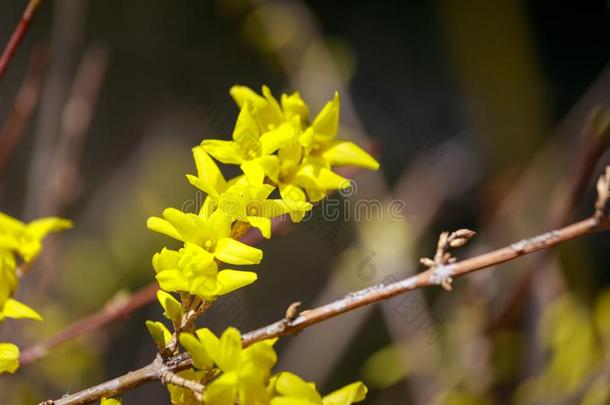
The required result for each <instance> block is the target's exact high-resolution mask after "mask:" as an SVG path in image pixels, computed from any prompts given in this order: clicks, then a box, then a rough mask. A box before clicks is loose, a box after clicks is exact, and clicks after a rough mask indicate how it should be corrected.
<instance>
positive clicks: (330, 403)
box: [322, 381, 368, 405]
mask: <svg viewBox="0 0 610 405" xmlns="http://www.w3.org/2000/svg"><path fill="white" fill-rule="evenodd" d="M367 391H368V390H367V388H366V385H364V384H363V383H362V382H360V381H358V382H355V383H352V384H349V385H346V386H345V387H343V388H341V389H338V390H337V391H335V392H333V393H331V394H328V395H326V396H325V397H324V398H322V403H323V404H324V405H349V404H353V403H354V402H360V401H363V400H364V398H365V397H366V393H367Z"/></svg>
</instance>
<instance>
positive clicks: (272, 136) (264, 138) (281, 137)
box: [260, 125, 294, 155]
mask: <svg viewBox="0 0 610 405" xmlns="http://www.w3.org/2000/svg"><path fill="white" fill-rule="evenodd" d="M293 139H294V130H293V129H292V126H290V125H282V126H280V127H279V128H277V129H274V130H271V131H268V132H265V133H264V134H262V135H261V137H260V142H261V152H262V154H263V155H269V154H271V153H274V152H275V151H276V150H278V149H279V148H281V147H283V146H285V145H287V144H288V143H289V142H290V141H292V140H293Z"/></svg>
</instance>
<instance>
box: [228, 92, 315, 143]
mask: <svg viewBox="0 0 610 405" xmlns="http://www.w3.org/2000/svg"><path fill="white" fill-rule="evenodd" d="M229 93H231V96H232V97H233V99H234V100H235V102H236V103H237V106H238V107H239V108H242V107H243V106H244V105H245V104H246V103H248V102H249V103H251V104H252V105H253V106H254V111H255V114H254V116H255V119H256V122H257V124H258V125H259V128H261V130H262V131H263V132H265V131H270V130H272V129H275V128H277V127H278V126H280V125H281V124H282V123H284V122H287V121H290V120H291V119H293V118H294V117H295V116H298V117H299V119H300V121H301V122H305V120H306V119H307V116H308V115H309V107H308V106H307V104H306V103H305V102H304V101H303V99H302V98H301V95H300V94H299V93H298V92H295V93H293V94H291V95H287V94H282V97H281V100H282V105H281V106H280V104H279V103H278V102H277V100H276V98H275V97H273V95H272V94H271V90H269V87H267V86H263V87H262V94H263V95H262V96H261V95H259V94H257V93H256V92H255V91H254V90H252V89H251V88H249V87H247V86H239V85H238V86H233V87H231V90H230V91H229Z"/></svg>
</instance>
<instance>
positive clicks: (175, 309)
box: [157, 290, 184, 323]
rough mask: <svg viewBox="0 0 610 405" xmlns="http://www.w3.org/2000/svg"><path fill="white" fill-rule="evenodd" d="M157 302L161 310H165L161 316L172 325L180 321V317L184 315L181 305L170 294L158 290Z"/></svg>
mask: <svg viewBox="0 0 610 405" xmlns="http://www.w3.org/2000/svg"><path fill="white" fill-rule="evenodd" d="M157 300H158V301H159V304H161V307H163V310H165V313H164V314H163V315H164V316H165V317H166V318H167V319H169V320H171V321H173V322H174V323H177V322H180V321H181V320H182V315H183V313H184V311H183V309H182V305H181V304H180V303H179V302H178V300H177V299H175V298H174V297H173V296H172V295H171V294H168V293H166V292H165V291H163V290H159V291H157Z"/></svg>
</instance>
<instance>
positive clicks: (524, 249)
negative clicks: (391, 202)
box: [54, 167, 610, 405]
mask: <svg viewBox="0 0 610 405" xmlns="http://www.w3.org/2000/svg"><path fill="white" fill-rule="evenodd" d="M598 190H601V191H600V193H599V196H598V201H597V203H596V207H597V208H598V209H597V211H596V212H595V215H593V216H591V217H590V218H588V219H585V220H583V221H580V222H576V223H573V224H571V225H568V226H565V227H563V228H560V229H557V230H553V231H550V232H546V233H544V234H541V235H538V236H535V237H533V238H529V239H523V240H520V241H518V242H515V243H512V244H510V245H508V246H506V247H503V248H500V249H497V250H494V251H491V252H488V253H485V254H482V255H479V256H475V257H473V258H470V259H466V260H462V261H459V262H455V263H451V264H447V265H441V266H434V267H431V268H429V269H428V270H426V271H423V272H421V273H419V274H417V275H414V276H411V277H409V278H406V279H404V280H401V281H398V282H395V283H391V284H387V285H384V284H379V285H376V286H372V287H369V288H366V289H363V290H360V291H356V292H353V293H350V294H348V295H346V296H345V297H343V298H341V299H339V300H336V301H334V302H332V303H330V304H326V305H323V306H321V307H318V308H315V309H312V310H306V311H302V312H301V313H300V314H299V315H298V316H297V317H296V318H294V319H292V320H290V319H286V318H285V317H284V318H282V319H281V320H279V321H277V322H275V323H273V324H271V325H268V326H265V327H262V328H260V329H257V330H254V331H252V332H249V333H247V334H245V335H243V337H242V344H243V346H244V347H245V346H249V345H251V344H253V343H256V342H259V341H262V340H265V339H270V338H274V337H280V336H286V335H290V334H295V333H298V332H300V331H301V330H303V329H304V328H307V327H309V326H312V325H314V324H316V323H319V322H322V321H324V320H327V319H330V318H333V317H336V316H339V315H341V314H344V313H346V312H349V311H352V310H354V309H357V308H360V307H362V306H365V305H369V304H372V303H375V302H379V301H382V300H386V299H389V298H392V297H394V296H397V295H399V294H403V293H407V292H409V291H413V290H415V289H418V288H423V287H429V286H435V285H442V284H443V283H444V280H446V279H447V278H448V277H451V278H457V277H460V276H463V275H465V274H468V273H472V272H475V271H478V270H482V269H484V268H489V267H492V266H495V265H498V264H500V263H504V262H507V261H510V260H514V259H516V258H518V257H520V256H523V255H527V254H530V253H534V252H537V251H540V250H543V249H548V248H551V247H554V246H557V245H559V244H561V243H563V242H566V241H569V240H572V239H575V238H579V237H583V236H586V235H590V234H592V233H594V232H597V231H601V230H607V229H610V220H609V219H608V216H607V212H606V211H605V208H607V206H608V199H609V198H610V167H608V168H607V170H606V173H605V174H604V175H603V176H602V177H601V179H600V181H599V183H598ZM599 207H602V209H600V208H599ZM158 362H159V358H158V357H157V359H156V360H155V362H153V363H151V364H150V365H148V366H146V367H144V368H141V369H139V370H136V371H133V372H130V373H128V374H126V375H125V376H124V377H119V378H115V379H113V380H110V381H107V382H105V383H102V384H100V385H97V386H95V387H91V388H87V389H85V390H83V391H81V392H78V393H76V394H73V395H68V396H66V397H64V398H62V399H61V400H58V401H55V402H54V403H55V404H61V405H70V404H83V403H89V402H92V401H95V400H97V399H99V398H101V397H102V396H110V395H116V394H119V393H121V392H124V391H126V390H129V389H132V388H134V387H136V386H139V385H141V384H144V383H146V382H149V381H151V380H160V374H159V373H158V372H157V374H155V373H154V372H152V374H151V370H155V369H158V368H159V366H158ZM164 366H165V367H166V369H167V370H170V371H172V372H177V371H180V370H184V369H186V368H188V367H191V360H190V358H189V356H188V354H185V353H181V354H179V355H176V356H174V357H172V358H170V359H168V360H167V361H166V362H165V365H164ZM127 376H129V379H128V380H127V381H126V382H125V383H122V380H121V379H123V378H125V377H127Z"/></svg>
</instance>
